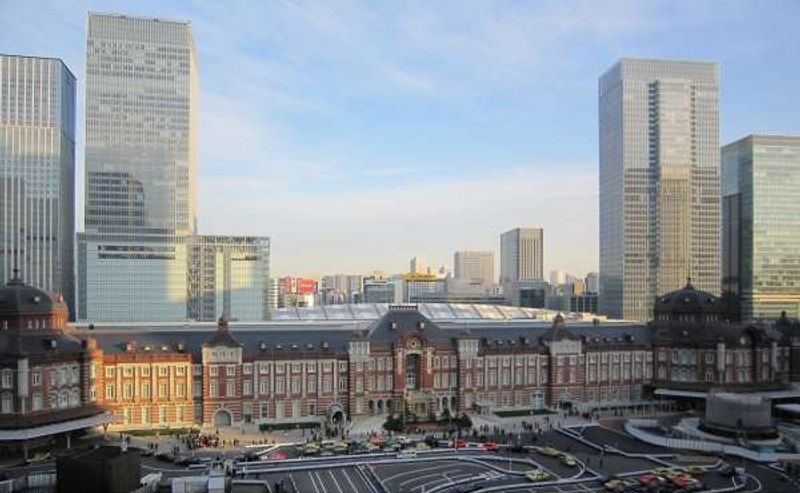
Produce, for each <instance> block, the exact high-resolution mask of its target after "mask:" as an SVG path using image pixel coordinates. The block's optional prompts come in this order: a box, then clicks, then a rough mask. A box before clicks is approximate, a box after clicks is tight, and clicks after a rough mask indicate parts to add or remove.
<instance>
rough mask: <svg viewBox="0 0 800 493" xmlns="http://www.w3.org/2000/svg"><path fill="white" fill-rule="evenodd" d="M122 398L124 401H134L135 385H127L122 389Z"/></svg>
mask: <svg viewBox="0 0 800 493" xmlns="http://www.w3.org/2000/svg"><path fill="white" fill-rule="evenodd" d="M122 398H123V399H133V384H132V383H125V385H124V386H123V387H122Z"/></svg>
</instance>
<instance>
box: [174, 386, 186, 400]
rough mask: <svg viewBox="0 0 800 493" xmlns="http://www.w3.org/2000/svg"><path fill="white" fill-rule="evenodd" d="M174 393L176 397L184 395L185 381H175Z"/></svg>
mask: <svg viewBox="0 0 800 493" xmlns="http://www.w3.org/2000/svg"><path fill="white" fill-rule="evenodd" d="M175 395H176V396H177V397H186V384H185V383H177V384H176V385H175Z"/></svg>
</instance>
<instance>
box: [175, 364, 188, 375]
mask: <svg viewBox="0 0 800 493" xmlns="http://www.w3.org/2000/svg"><path fill="white" fill-rule="evenodd" d="M175 374H176V375H178V376H179V377H183V376H186V367H185V366H176V367H175Z"/></svg>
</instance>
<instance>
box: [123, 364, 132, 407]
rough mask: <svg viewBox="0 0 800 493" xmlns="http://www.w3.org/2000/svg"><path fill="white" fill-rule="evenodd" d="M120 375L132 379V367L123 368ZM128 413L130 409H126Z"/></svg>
mask: <svg viewBox="0 0 800 493" xmlns="http://www.w3.org/2000/svg"><path fill="white" fill-rule="evenodd" d="M122 375H123V376H125V377H132V376H133V367H132V366H126V367H124V368H123V369H122ZM128 411H130V409H128Z"/></svg>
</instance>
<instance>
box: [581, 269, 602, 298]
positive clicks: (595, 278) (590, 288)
mask: <svg viewBox="0 0 800 493" xmlns="http://www.w3.org/2000/svg"><path fill="white" fill-rule="evenodd" d="M583 282H584V283H585V285H586V292H588V293H598V292H599V290H600V275H599V274H598V273H597V272H589V273H587V274H586V277H585V278H584V279H583Z"/></svg>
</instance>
